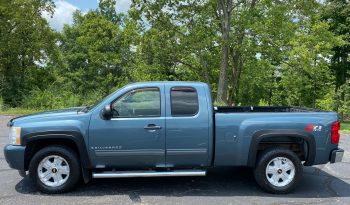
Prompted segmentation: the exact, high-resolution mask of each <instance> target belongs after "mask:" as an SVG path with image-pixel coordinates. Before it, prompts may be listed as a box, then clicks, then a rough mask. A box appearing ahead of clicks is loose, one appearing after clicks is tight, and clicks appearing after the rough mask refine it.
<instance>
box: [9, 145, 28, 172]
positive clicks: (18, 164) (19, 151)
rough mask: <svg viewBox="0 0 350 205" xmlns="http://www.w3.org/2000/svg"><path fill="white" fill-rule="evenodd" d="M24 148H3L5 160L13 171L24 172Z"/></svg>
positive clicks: (11, 146) (15, 146)
mask: <svg viewBox="0 0 350 205" xmlns="http://www.w3.org/2000/svg"><path fill="white" fill-rule="evenodd" d="M25 149H26V147H24V146H19V145H11V144H8V145H6V146H5V148H4V154H5V159H6V161H7V163H8V164H9V166H10V167H11V168H13V169H18V170H24V154H25Z"/></svg>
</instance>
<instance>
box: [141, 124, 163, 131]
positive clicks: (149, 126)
mask: <svg viewBox="0 0 350 205" xmlns="http://www.w3.org/2000/svg"><path fill="white" fill-rule="evenodd" d="M161 128H162V127H161V126H159V125H155V124H148V125H146V126H145V127H144V129H145V130H159V129H161Z"/></svg>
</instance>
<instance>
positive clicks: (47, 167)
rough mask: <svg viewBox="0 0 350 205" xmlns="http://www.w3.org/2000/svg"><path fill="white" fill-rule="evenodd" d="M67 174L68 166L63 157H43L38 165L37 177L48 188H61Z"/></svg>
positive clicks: (68, 172)
mask: <svg viewBox="0 0 350 205" xmlns="http://www.w3.org/2000/svg"><path fill="white" fill-rule="evenodd" d="M69 174H70V168H69V164H68V163H67V161H66V160H65V159H64V158H63V157H60V156H57V155H50V156H47V157H45V158H44V159H43V160H41V162H40V163H39V165H38V177H39V179H40V181H41V182H42V183H43V184H45V185H46V186H49V187H58V186H61V185H62V184H64V183H65V182H66V181H67V180H68V178H69Z"/></svg>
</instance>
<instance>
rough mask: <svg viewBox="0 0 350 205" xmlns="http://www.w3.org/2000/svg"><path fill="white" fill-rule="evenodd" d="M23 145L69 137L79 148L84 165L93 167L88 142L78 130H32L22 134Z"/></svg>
mask: <svg viewBox="0 0 350 205" xmlns="http://www.w3.org/2000/svg"><path fill="white" fill-rule="evenodd" d="M22 139H23V140H22V145H23V146H26V145H27V144H28V143H30V142H33V141H40V140H50V139H51V140H54V139H56V140H57V139H58V140H59V139H67V140H71V141H73V142H74V143H75V145H76V147H77V148H78V153H79V156H80V160H81V164H82V167H84V168H92V163H91V159H90V157H89V155H88V152H87V148H86V143H85V140H84V137H83V135H82V134H81V133H80V132H78V131H61V130H59V131H58V130H57V131H41V132H32V133H29V134H26V135H24V136H22Z"/></svg>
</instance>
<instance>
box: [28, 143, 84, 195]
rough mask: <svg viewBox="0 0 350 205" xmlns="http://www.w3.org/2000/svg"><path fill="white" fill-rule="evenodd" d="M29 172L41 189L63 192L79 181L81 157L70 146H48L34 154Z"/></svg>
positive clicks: (47, 191) (54, 192)
mask: <svg viewBox="0 0 350 205" xmlns="http://www.w3.org/2000/svg"><path fill="white" fill-rule="evenodd" d="M29 174H30V177H31V178H32V179H33V181H34V183H35V184H36V185H37V187H38V189H39V190H40V191H42V192H44V193H48V194H57V193H63V192H66V191H69V190H70V189H72V188H73V187H74V186H75V185H76V184H77V182H78V181H79V178H80V163H79V158H78V156H77V154H76V153H75V152H74V151H73V150H71V149H70V148H67V147H63V146H48V147H45V148H43V149H41V150H39V151H38V152H37V153H36V154H35V155H34V156H33V158H32V160H31V162H30V165H29Z"/></svg>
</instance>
